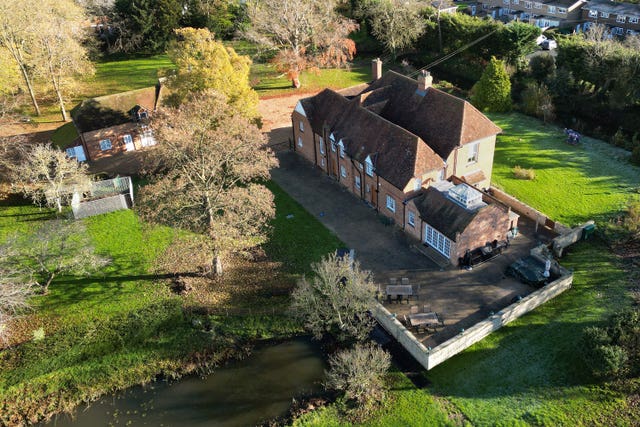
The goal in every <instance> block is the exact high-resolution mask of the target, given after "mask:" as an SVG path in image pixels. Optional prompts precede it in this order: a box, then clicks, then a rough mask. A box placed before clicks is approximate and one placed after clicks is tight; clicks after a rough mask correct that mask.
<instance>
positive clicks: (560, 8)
mask: <svg viewBox="0 0 640 427" xmlns="http://www.w3.org/2000/svg"><path fill="white" fill-rule="evenodd" d="M558 13H559V14H560V15H566V14H567V8H566V7H558Z"/></svg>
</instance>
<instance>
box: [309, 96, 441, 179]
mask: <svg viewBox="0 0 640 427" xmlns="http://www.w3.org/2000/svg"><path fill="white" fill-rule="evenodd" d="M300 102H301V103H302V106H303V108H304V111H305V113H306V115H307V119H308V120H309V122H310V123H311V127H312V128H313V131H314V132H315V133H316V134H318V135H323V127H326V129H327V137H328V135H329V133H333V134H334V135H335V137H336V143H337V142H339V140H342V141H343V144H344V147H345V152H346V153H347V155H349V156H350V157H351V158H353V159H354V160H356V161H358V162H360V163H364V161H365V159H366V158H367V156H371V158H372V159H373V164H374V167H375V170H376V173H377V174H378V175H379V176H380V177H382V178H384V179H385V180H387V181H388V182H389V183H391V184H392V185H394V186H395V187H397V188H399V189H404V187H405V186H406V185H407V183H408V182H409V180H410V179H412V178H413V177H414V176H417V175H421V174H423V173H425V172H428V171H432V170H436V169H440V168H442V166H443V161H442V159H440V157H438V155H436V153H434V152H433V150H432V149H431V148H429V147H428V146H427V144H425V143H424V142H423V141H422V140H420V138H418V137H417V136H416V135H414V134H412V133H411V132H409V131H407V130H405V129H403V128H401V127H400V126H397V125H395V124H393V123H391V122H390V121H388V120H385V119H384V118H382V117H380V116H379V115H377V114H375V113H374V112H371V111H369V110H368V109H367V108H365V107H363V106H362V105H361V104H360V102H361V99H360V97H356V98H354V99H352V100H348V99H346V98H345V97H343V96H341V95H339V94H338V93H336V92H334V91H332V90H330V89H325V90H323V91H322V92H320V93H319V94H317V95H316V96H313V97H311V98H305V99H303V100H301V101H300ZM327 142H328V141H327Z"/></svg>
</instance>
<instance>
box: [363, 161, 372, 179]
mask: <svg viewBox="0 0 640 427" xmlns="http://www.w3.org/2000/svg"><path fill="white" fill-rule="evenodd" d="M364 164H365V168H364V169H365V170H364V172H365V173H366V174H367V175H369V176H371V177H373V163H371V159H370V158H369V157H367V158H366V159H365V161H364Z"/></svg>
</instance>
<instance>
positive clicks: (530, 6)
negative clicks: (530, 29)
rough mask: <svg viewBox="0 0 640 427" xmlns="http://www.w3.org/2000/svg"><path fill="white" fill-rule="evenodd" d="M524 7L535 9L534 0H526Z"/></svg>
mask: <svg viewBox="0 0 640 427" xmlns="http://www.w3.org/2000/svg"><path fill="white" fill-rule="evenodd" d="M524 8H525V9H533V2H531V1H526V2H524Z"/></svg>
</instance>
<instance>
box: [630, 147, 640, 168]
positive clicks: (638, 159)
mask: <svg viewBox="0 0 640 427" xmlns="http://www.w3.org/2000/svg"><path fill="white" fill-rule="evenodd" d="M631 163H633V164H635V165H638V166H640V145H636V147H635V148H634V149H633V151H632V152H631Z"/></svg>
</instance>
